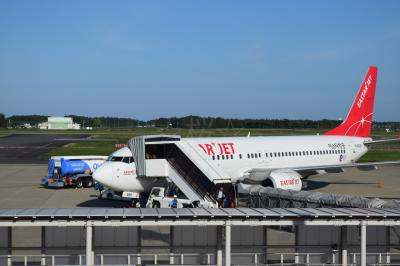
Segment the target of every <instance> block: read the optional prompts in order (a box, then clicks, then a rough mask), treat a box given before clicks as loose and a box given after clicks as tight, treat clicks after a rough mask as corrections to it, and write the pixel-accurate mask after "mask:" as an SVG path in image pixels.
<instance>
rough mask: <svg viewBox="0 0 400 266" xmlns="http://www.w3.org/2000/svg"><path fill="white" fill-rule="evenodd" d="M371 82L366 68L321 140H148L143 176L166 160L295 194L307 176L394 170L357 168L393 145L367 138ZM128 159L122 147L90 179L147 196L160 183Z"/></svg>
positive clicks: (196, 173) (372, 74)
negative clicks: (341, 115)
mask: <svg viewBox="0 0 400 266" xmlns="http://www.w3.org/2000/svg"><path fill="white" fill-rule="evenodd" d="M376 81H377V68H376V67H373V66H371V67H370V68H369V70H368V73H367V75H366V77H365V79H364V82H363V83H362V85H361V88H360V90H359V92H358V94H357V96H356V98H355V100H354V102H353V105H352V106H351V109H350V112H349V114H348V115H347V118H346V119H345V120H344V121H343V123H342V124H340V125H339V126H338V127H336V128H334V129H332V130H330V131H328V132H326V133H325V134H323V135H312V136H276V137H226V138H225V137H223V138H180V137H179V136H171V137H170V138H168V137H165V136H160V137H158V138H157V137H154V138H153V139H152V138H151V137H149V139H148V141H147V142H146V146H145V147H146V159H145V161H146V162H145V163H147V168H148V169H149V170H148V172H149V171H150V172H151V171H152V168H151V167H152V165H154V167H158V166H157V165H156V164H154V162H155V160H165V161H166V162H167V163H169V164H170V165H171V166H172V168H173V167H174V165H177V162H178V160H186V161H185V164H186V165H187V166H186V168H187V169H186V170H185V169H183V170H185V171H186V173H188V172H192V173H193V176H192V177H191V178H192V179H196V178H204V176H205V177H206V179H208V180H209V181H210V182H211V183H213V184H218V183H234V184H237V183H239V182H242V183H250V184H262V185H264V186H272V187H276V188H283V189H294V190H300V189H301V186H302V182H301V179H302V178H305V177H309V176H311V175H316V174H323V173H326V172H340V171H343V169H344V168H347V167H358V168H360V169H363V168H364V169H368V168H375V167H376V166H377V165H383V164H399V163H400V162H399V161H388V162H379V163H356V162H357V160H358V159H359V158H360V157H361V156H363V155H364V154H365V153H366V152H367V151H368V148H369V147H370V146H371V145H372V144H374V143H377V142H382V141H392V140H378V141H373V140H372V139H371V138H370V132H371V126H372V116H373V107H374V97H375V87H376ZM147 150H148V151H147ZM133 158H134V156H132V152H131V150H130V149H129V148H127V147H126V148H123V149H121V150H119V151H116V152H115V153H113V154H112V155H111V156H110V158H109V161H108V162H106V163H104V164H103V165H102V166H101V167H100V168H99V169H97V170H96V172H95V173H94V175H93V178H94V179H95V180H96V181H97V182H99V183H102V184H104V185H105V186H107V187H109V188H111V189H113V190H115V191H131V192H148V191H149V190H150V189H151V187H152V185H153V183H154V182H155V181H156V180H160V178H162V177H160V176H157V177H156V176H154V175H153V177H152V176H151V175H150V174H149V175H146V176H144V174H143V173H142V174H140V173H138V169H137V168H138V167H137V165H135V162H134V159H133ZM194 168H197V170H196V169H194ZM191 169H194V170H193V171H191ZM183 170H182V169H176V171H177V172H184V171H183ZM166 175H167V174H166ZM164 178H166V177H164Z"/></svg>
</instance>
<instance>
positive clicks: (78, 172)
mask: <svg viewBox="0 0 400 266" xmlns="http://www.w3.org/2000/svg"><path fill="white" fill-rule="evenodd" d="M106 160H107V156H52V157H51V158H50V159H49V163H48V173H47V176H44V177H43V178H42V180H41V185H43V186H45V187H49V188H62V187H76V188H81V187H92V186H93V183H94V182H93V178H92V173H93V172H94V171H95V170H96V169H97V168H98V167H99V166H100V165H101V164H102V163H104V162H105V161H106Z"/></svg>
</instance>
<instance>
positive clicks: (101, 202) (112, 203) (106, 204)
mask: <svg viewBox="0 0 400 266" xmlns="http://www.w3.org/2000/svg"><path fill="white" fill-rule="evenodd" d="M93 196H94V195H93ZM91 197H92V196H91ZM76 206H77V207H91V208H96V207H97V208H128V207H129V202H128V201H118V200H108V199H99V198H97V196H96V198H95V199H90V200H87V201H84V202H81V203H79V204H78V205H76Z"/></svg>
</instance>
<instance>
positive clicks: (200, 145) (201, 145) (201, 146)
mask: <svg viewBox="0 0 400 266" xmlns="http://www.w3.org/2000/svg"><path fill="white" fill-rule="evenodd" d="M199 147H200V148H201V149H202V150H203V151H204V153H207V151H206V148H204V146H203V144H199Z"/></svg>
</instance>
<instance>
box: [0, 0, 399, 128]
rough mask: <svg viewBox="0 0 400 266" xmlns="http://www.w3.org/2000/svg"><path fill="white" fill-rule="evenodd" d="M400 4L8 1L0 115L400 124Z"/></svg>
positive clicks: (0, 7) (0, 29)
mask: <svg viewBox="0 0 400 266" xmlns="http://www.w3.org/2000/svg"><path fill="white" fill-rule="evenodd" d="M399 14H400V1H388V0H383V1H381V0H376V1H368V0H363V1H357V0H353V1H347V0H337V1H332V0H331V1H317V0H314V1H306V0H302V1H295V0H292V1H289V0H282V1H264V0H262V1H255V0H249V1H240V0H238V1H223V0H221V1H220V0H217V1H215V0H208V1H207V0H205V1H194V0H193V1H185V0H181V1H173V0H169V1H163V0H159V1H122V0H120V1H90V0H87V1H61V0H59V1H52V0H51V1H50V0H49V1H40V0H38V1H21V0H17V1H0V112H3V113H5V114H6V115H7V116H11V115H16V114H42V115H52V116H58V115H65V114H77V115H84V116H119V117H130V118H136V119H140V120H148V119H153V118H158V117H170V116H186V115H200V116H213V117H214V116H221V117H225V118H288V119H324V118H326V119H338V118H344V117H346V114H347V112H348V109H349V108H350V106H351V104H352V102H353V100H354V98H355V95H356V93H357V91H358V89H359V87H360V84H361V82H362V81H363V79H364V75H365V73H366V71H367V69H368V67H369V66H370V65H376V66H378V69H379V72H378V84H377V91H376V99H375V116H374V117H375V120H376V121H400V112H399V111H400V107H399V106H400V105H399V100H400V85H399V81H398V79H399V78H400V16H399Z"/></svg>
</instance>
